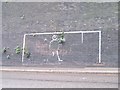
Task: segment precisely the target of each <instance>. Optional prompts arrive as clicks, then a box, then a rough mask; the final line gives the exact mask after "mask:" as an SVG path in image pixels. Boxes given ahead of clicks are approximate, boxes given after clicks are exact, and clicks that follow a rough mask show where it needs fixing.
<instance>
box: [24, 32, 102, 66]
mask: <svg viewBox="0 0 120 90" xmlns="http://www.w3.org/2000/svg"><path fill="white" fill-rule="evenodd" d="M61 33H62V32H46V33H27V34H24V37H23V51H22V63H23V62H24V52H25V45H26V37H27V36H33V35H54V34H61ZM79 33H81V41H82V43H83V40H84V37H83V35H84V33H98V35H99V37H98V38H99V48H98V49H99V58H98V63H99V64H100V63H102V60H101V48H102V46H101V42H102V40H101V31H69V32H64V34H79Z"/></svg>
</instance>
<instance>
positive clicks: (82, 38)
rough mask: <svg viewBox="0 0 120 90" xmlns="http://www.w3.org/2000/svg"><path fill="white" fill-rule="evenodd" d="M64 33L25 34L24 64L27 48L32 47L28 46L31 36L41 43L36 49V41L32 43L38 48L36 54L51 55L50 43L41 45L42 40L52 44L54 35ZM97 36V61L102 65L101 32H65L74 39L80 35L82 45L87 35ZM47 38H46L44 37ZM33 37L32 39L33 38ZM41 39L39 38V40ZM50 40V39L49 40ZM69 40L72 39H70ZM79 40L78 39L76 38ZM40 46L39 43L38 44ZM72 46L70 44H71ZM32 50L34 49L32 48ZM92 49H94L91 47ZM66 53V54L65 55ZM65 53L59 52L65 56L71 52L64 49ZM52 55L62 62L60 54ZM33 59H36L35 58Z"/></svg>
mask: <svg viewBox="0 0 120 90" xmlns="http://www.w3.org/2000/svg"><path fill="white" fill-rule="evenodd" d="M61 33H62V32H45V33H27V34H24V37H23V51H22V63H23V62H24V61H25V53H24V52H25V48H26V47H27V48H28V46H31V44H30V43H29V44H30V45H29V44H27V42H28V41H30V39H29V38H30V37H31V36H33V37H37V38H35V39H36V40H37V41H39V45H37V48H36V45H34V44H35V43H34V41H35V39H34V40H33V41H32V44H33V46H34V47H35V48H36V52H39V53H42V54H43V55H49V54H50V53H49V45H48V43H46V44H45V43H44V44H41V42H43V41H41V38H42V39H44V42H50V41H51V37H52V36H53V35H59V34H61ZM95 33H96V34H97V35H98V37H97V41H96V42H98V44H97V45H98V46H97V50H98V52H97V54H98V59H97V60H98V61H96V62H97V63H102V60H101V31H69V32H64V34H65V35H66V36H67V35H72V36H73V37H75V36H76V35H78V36H80V37H81V38H80V37H79V38H80V41H81V43H84V41H85V40H84V38H85V34H95ZM44 36H45V37H44ZM33 37H32V38H33ZM38 37H39V38H38ZM48 38H49V39H48ZM94 38H96V37H94ZM68 39H72V38H68ZM76 39H77V38H76ZM74 41H75V40H72V42H71V41H70V42H71V43H74ZM65 43H67V41H66V42H65ZM90 43H92V42H90ZM37 44H38V43H37ZM69 44H70V43H69ZM69 44H68V45H69ZM44 47H47V48H46V50H45V49H43V48H44ZM66 47H68V46H67V44H66ZM31 48H32V47H31ZM91 48H92V47H91ZM41 49H43V50H41ZM31 51H33V50H32V49H31ZM63 52H64V53H63ZM63 52H59V53H63V54H67V53H69V52H70V50H69V51H65V49H63ZM51 53H52V55H53V56H54V54H55V53H56V55H57V56H58V60H60V57H59V53H58V52H51ZM32 54H33V53H32ZM34 54H36V53H34ZM38 56H40V55H39V54H38ZM33 59H35V57H33Z"/></svg>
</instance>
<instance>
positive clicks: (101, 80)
mask: <svg viewBox="0 0 120 90" xmlns="http://www.w3.org/2000/svg"><path fill="white" fill-rule="evenodd" d="M2 75H3V76H2V87H3V88H118V77H117V74H75V73H59V74H58V73H56V74H55V73H39V72H6V71H5V72H4V71H3V72H2ZM0 79H1V78H0Z"/></svg>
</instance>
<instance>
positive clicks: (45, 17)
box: [2, 2, 118, 67]
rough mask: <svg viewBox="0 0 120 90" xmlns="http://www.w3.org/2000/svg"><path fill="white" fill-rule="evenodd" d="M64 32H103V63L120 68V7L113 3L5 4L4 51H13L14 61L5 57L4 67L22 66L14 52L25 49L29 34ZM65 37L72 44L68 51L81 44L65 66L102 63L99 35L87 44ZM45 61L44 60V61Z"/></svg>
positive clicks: (88, 37) (87, 38)
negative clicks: (119, 14) (73, 44)
mask: <svg viewBox="0 0 120 90" xmlns="http://www.w3.org/2000/svg"><path fill="white" fill-rule="evenodd" d="M62 30H63V31H65V32H66V31H82V30H85V31H86V30H87V31H93V30H94V31H96V30H100V31H102V61H103V63H105V65H104V66H112V67H116V66H117V61H118V4H117V3H112V2H110V3H84V2H81V3H78V2H75V3H73V2H64V3H60V2H53V3H52V2H51V3H47V2H45V3H43V2H39V3H38V2H11V3H5V2H4V3H2V48H4V47H9V49H10V50H8V53H7V54H10V55H11V59H9V60H8V59H6V56H7V55H6V54H2V62H3V65H21V55H16V54H15V50H14V48H15V47H16V46H17V45H19V46H20V47H22V44H23V43H22V42H23V35H24V34H25V33H31V32H34V33H35V32H55V31H62ZM65 36H66V38H67V40H68V41H67V42H66V44H65V46H64V48H65V49H67V47H68V46H69V45H70V44H72V43H77V44H79V46H74V47H72V48H73V49H72V50H73V52H72V54H68V55H64V56H63V59H64V60H65V61H64V62H63V63H62V64H61V65H64V66H71V65H75V66H87V65H88V66H92V65H93V64H95V63H96V62H97V61H98V35H97V34H85V35H84V43H83V44H81V35H77V34H74V35H73V34H71V35H65ZM43 37H47V36H43ZM48 37H49V36H48ZM50 37H51V36H50ZM50 37H49V38H50ZM38 38H41V37H40V36H39V37H38ZM32 39H33V38H31V39H29V40H30V43H32V42H33V40H32ZM36 40H38V39H36ZM31 46H32V44H31ZM33 47H34V45H33V46H32V48H33ZM31 52H32V51H31ZM76 53H77V54H78V55H77V54H76ZM36 55H37V54H36ZM45 57H47V56H45ZM39 58H40V57H39V55H37V56H36V57H35V59H36V60H37V59H38V60H39ZM43 59H44V58H42V57H41V59H40V61H41V60H43ZM51 60H52V61H53V62H54V61H55V60H56V58H51ZM33 61H34V60H33ZM33 61H29V63H31V64H32V63H33ZM41 62H42V61H41ZM41 62H40V63H41ZM34 63H35V61H34ZM40 63H39V64H38V62H37V63H36V64H35V65H37V64H38V65H40Z"/></svg>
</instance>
